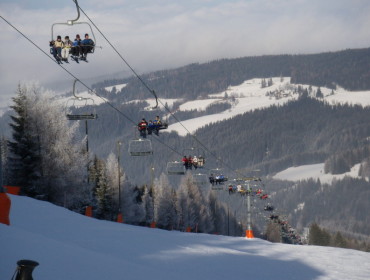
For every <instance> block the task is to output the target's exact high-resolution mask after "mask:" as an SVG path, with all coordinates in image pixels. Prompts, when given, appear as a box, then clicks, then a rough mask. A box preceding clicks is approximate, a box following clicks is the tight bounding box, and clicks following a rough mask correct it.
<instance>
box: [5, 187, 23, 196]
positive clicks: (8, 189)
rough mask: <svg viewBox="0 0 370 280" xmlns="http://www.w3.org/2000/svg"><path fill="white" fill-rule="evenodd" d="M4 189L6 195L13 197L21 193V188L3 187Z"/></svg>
mask: <svg viewBox="0 0 370 280" xmlns="http://www.w3.org/2000/svg"><path fill="white" fill-rule="evenodd" d="M4 188H5V190H6V192H7V193H10V194H14V195H19V193H20V191H21V187H17V186H4Z"/></svg>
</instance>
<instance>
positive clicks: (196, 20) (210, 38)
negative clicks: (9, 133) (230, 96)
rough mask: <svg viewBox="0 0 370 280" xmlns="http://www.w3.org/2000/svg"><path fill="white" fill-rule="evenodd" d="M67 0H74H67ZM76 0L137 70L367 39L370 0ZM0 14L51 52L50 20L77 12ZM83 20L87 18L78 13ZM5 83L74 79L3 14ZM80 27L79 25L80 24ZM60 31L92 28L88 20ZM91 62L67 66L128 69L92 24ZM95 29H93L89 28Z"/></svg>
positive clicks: (19, 9) (0, 48)
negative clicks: (94, 40) (92, 52)
mask: <svg viewBox="0 0 370 280" xmlns="http://www.w3.org/2000/svg"><path fill="white" fill-rule="evenodd" d="M69 2H70V3H69ZM78 2H79V5H80V6H81V8H82V9H83V10H84V11H85V12H86V14H87V15H88V16H89V17H90V18H91V19H92V20H93V21H94V23H95V24H96V25H97V26H98V27H99V29H100V30H101V31H102V32H103V34H104V36H106V38H108V39H109V40H110V41H111V43H112V44H113V45H114V46H115V48H116V49H117V50H118V51H119V52H120V54H121V55H122V56H123V57H124V58H125V60H126V61H127V62H129V63H130V65H131V66H132V67H133V68H134V69H135V70H136V71H137V72H138V73H144V72H148V71H153V70H161V69H167V68H175V67H179V66H182V65H186V64H189V63H194V62H200V63H202V62H207V61H211V60H214V59H219V58H235V57H243V56H255V55H266V54H301V53H316V52H325V51H336V50H343V49H347V48H363V47H369V45H370V36H369V35H370V29H369V28H368V26H370V17H369V14H370V2H369V1H367V0H327V1H318V0H274V1H271V0H244V1H241V0H240V1H236V0H179V1H171V0H152V1H149V0H138V1H128V0H106V1H101V0H99V1H98V0H79V1H78ZM0 11H1V12H0V13H1V15H2V16H3V17H4V18H5V19H6V20H8V21H9V22H10V23H11V24H13V25H14V26H15V27H16V28H18V29H19V30H20V31H21V32H22V33H23V34H25V35H26V36H27V37H28V38H29V39H30V40H32V41H33V42H34V43H35V44H37V45H38V46H39V47H40V48H41V49H42V50H43V51H44V52H45V53H47V54H49V47H48V42H49V41H50V39H51V25H52V24H53V23H55V22H66V21H67V20H68V19H74V18H75V17H76V14H77V12H76V7H75V6H74V2H73V1H72V0H71V1H52V2H50V1H47V0H33V1H26V0H12V1H9V0H2V2H1V3H0ZM80 21H86V22H88V19H87V18H86V17H85V16H84V15H83V14H81V17H80ZM0 28H1V34H2V36H3V38H2V40H1V41H0V57H1V62H2V63H1V64H0V71H1V73H2V74H1V76H0V82H1V85H2V89H1V91H2V92H1V96H2V100H0V102H1V101H3V102H4V100H7V98H8V96H10V95H12V94H13V92H14V90H15V89H16V86H17V83H18V82H20V81H24V80H39V81H40V82H41V84H43V83H46V84H53V83H55V84H57V83H62V84H63V83H66V88H68V87H69V85H71V84H72V81H73V78H72V77H71V76H70V75H69V74H68V73H67V72H66V71H64V70H63V69H61V68H60V67H58V66H57V65H56V64H55V63H54V62H53V61H52V60H51V59H49V58H48V57H47V56H46V55H45V54H44V53H42V52H41V51H40V50H39V49H38V48H37V47H35V46H34V45H33V44H31V43H30V42H29V41H28V40H26V39H25V38H23V36H21V35H20V34H19V33H18V32H16V31H15V30H14V29H13V28H11V27H10V26H9V25H8V24H7V23H6V22H5V21H3V20H2V19H0ZM78 28H80V29H78ZM55 29H56V30H55V33H58V34H59V33H60V35H62V36H64V35H69V36H70V37H73V38H74V35H75V34H74V33H81V34H84V33H85V32H89V29H88V26H87V25H86V26H82V25H79V26H78V27H76V26H73V27H71V28H68V27H67V28H65V27H63V26H57V27H55ZM93 31H94V33H95V36H96V41H97V45H99V46H101V47H102V49H97V50H96V52H95V54H94V55H92V56H90V63H85V64H81V63H80V65H76V64H72V63H71V64H69V65H64V66H65V67H66V68H67V69H68V71H70V72H71V73H73V75H76V76H77V77H78V78H80V79H81V80H83V79H88V78H91V77H96V76H107V75H109V74H112V73H117V72H119V73H122V75H127V74H130V69H129V68H128V67H127V66H126V65H125V64H124V63H123V61H122V60H121V59H120V58H119V56H118V55H117V54H116V53H115V52H114V51H113V49H112V48H111V47H110V46H109V44H108V43H107V42H106V41H105V39H104V38H103V37H102V36H101V35H100V34H99V32H98V31H97V30H96V29H95V28H94V30H93ZM89 33H91V32H89Z"/></svg>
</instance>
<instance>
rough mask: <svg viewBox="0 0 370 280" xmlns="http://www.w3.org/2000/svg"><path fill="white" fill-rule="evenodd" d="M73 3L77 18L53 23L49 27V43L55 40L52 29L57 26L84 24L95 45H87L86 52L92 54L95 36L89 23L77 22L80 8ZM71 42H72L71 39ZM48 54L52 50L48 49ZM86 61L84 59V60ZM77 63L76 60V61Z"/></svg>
mask: <svg viewBox="0 0 370 280" xmlns="http://www.w3.org/2000/svg"><path fill="white" fill-rule="evenodd" d="M72 1H73V2H75V4H76V9H77V17H76V19H72V20H67V22H56V23H53V24H52V26H51V41H53V40H55V39H54V38H55V37H54V27H55V26H57V25H65V26H69V27H70V26H73V25H76V24H84V25H87V26H88V28H89V29H90V34H91V37H92V40H93V41H94V43H95V45H89V46H88V47H89V48H88V50H87V52H88V53H94V51H95V47H96V38H95V34H94V31H93V29H92V27H91V25H90V23H88V22H77V21H78V19H79V18H80V8H79V5H78V2H77V0H72ZM83 33H88V32H83ZM71 40H73V39H72V38H71ZM50 53H51V54H53V48H50ZM85 60H86V58H85ZM76 61H77V60H76Z"/></svg>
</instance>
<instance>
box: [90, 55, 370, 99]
mask: <svg viewBox="0 0 370 280" xmlns="http://www.w3.org/2000/svg"><path fill="white" fill-rule="evenodd" d="M369 69H370V48H365V49H349V50H343V51H338V52H327V53H320V54H310V55H305V54H302V55H268V56H267V55H266V56H255V57H242V58H235V59H220V60H216V61H211V62H208V63H203V64H198V63H194V64H190V65H187V66H184V67H180V68H177V69H171V70H162V71H156V72H152V73H149V74H144V75H142V78H143V80H144V81H146V82H147V83H148V85H149V86H150V88H152V89H155V91H156V92H157V94H158V95H159V96H160V97H161V98H187V99H196V98H198V97H200V96H205V95H207V94H210V93H215V92H220V91H223V90H226V89H227V87H229V86H233V85H238V84H241V83H242V82H244V81H245V80H248V79H252V78H256V77H257V78H268V77H280V76H283V77H291V78H292V80H291V81H292V83H296V84H309V85H314V86H320V87H328V88H333V89H335V88H336V86H340V87H343V88H345V89H347V90H353V91H355V90H370V72H369ZM121 83H126V84H127V86H126V87H125V88H123V89H122V90H121V91H119V92H118V94H117V95H115V96H114V97H115V98H117V100H119V101H124V100H129V99H139V98H143V99H145V98H149V97H152V96H151V95H150V93H148V91H147V89H146V88H145V87H144V86H143V85H142V84H141V82H140V81H139V80H138V79H137V78H136V77H131V78H126V79H114V80H106V81H104V82H101V83H97V84H95V85H93V87H94V88H96V89H98V90H99V89H100V90H101V93H102V94H103V93H104V90H103V89H104V88H105V87H107V86H112V85H116V84H121ZM110 97H111V98H112V97H113V96H112V95H110Z"/></svg>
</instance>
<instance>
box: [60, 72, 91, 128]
mask: <svg viewBox="0 0 370 280" xmlns="http://www.w3.org/2000/svg"><path fill="white" fill-rule="evenodd" d="M77 81H78V80H77V79H75V80H74V82H73V90H72V94H73V97H72V98H70V99H68V101H67V104H66V111H67V113H66V117H67V119H68V120H72V121H78V120H95V119H97V118H98V115H97V114H96V113H95V110H94V112H91V111H90V112H86V113H79V112H78V111H80V110H78V109H80V108H84V109H86V106H94V105H95V102H94V99H92V98H90V97H81V96H77V95H76V92H75V90H76V82H77ZM71 108H74V110H75V111H77V112H75V113H70V111H71V110H72V109H71ZM76 109H77V110H76Z"/></svg>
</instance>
